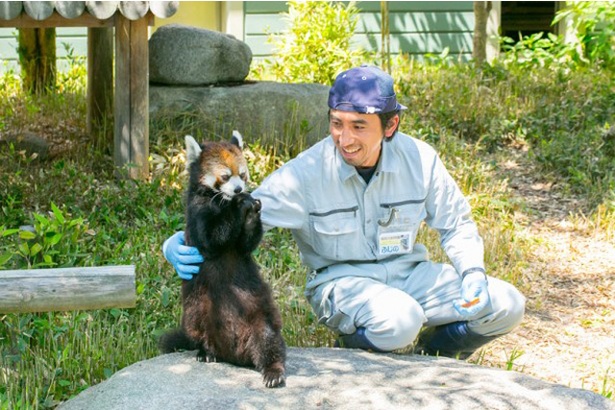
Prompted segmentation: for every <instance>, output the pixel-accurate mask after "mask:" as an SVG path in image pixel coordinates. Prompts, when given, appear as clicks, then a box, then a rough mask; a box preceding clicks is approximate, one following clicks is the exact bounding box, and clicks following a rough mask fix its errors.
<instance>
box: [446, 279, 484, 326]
mask: <svg viewBox="0 0 615 410" xmlns="http://www.w3.org/2000/svg"><path fill="white" fill-rule="evenodd" d="M488 303H489V291H488V290H487V275H485V272H483V271H482V270H476V271H473V272H470V273H467V274H465V275H464V277H463V279H462V281H461V299H460V300H456V301H454V302H453V306H455V309H456V310H457V312H459V314H461V315H462V316H465V317H471V316H474V315H476V314H477V313H478V312H480V311H481V310H483V309H484V308H485V306H487V304H488Z"/></svg>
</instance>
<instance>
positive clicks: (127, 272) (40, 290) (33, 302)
mask: <svg viewBox="0 0 615 410" xmlns="http://www.w3.org/2000/svg"><path fill="white" fill-rule="evenodd" d="M136 298H137V297H136V291H135V267H134V266H133V265H123V266H101V267H87V268H57V269H24V270H0V313H25V312H49V311H68V310H85V309H105V308H111V307H116V308H130V307H134V306H135V304H136Z"/></svg>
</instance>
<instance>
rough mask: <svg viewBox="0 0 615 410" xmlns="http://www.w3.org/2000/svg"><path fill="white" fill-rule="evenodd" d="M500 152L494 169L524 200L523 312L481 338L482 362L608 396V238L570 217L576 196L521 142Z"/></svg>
mask: <svg viewBox="0 0 615 410" xmlns="http://www.w3.org/2000/svg"><path fill="white" fill-rule="evenodd" d="M505 158H506V159H504V160H500V161H498V172H501V174H502V176H504V177H505V178H507V180H508V185H509V187H510V188H511V191H512V193H513V194H514V195H516V196H518V197H520V199H522V200H523V202H524V203H525V204H526V207H527V208H526V209H524V211H523V212H521V213H520V214H519V215H518V217H519V218H518V219H519V221H521V224H522V225H523V226H524V227H525V231H524V234H525V235H527V238H529V239H530V240H531V241H532V242H533V243H534V245H533V246H534V249H533V252H532V256H531V258H530V260H528V261H527V267H526V268H525V270H524V275H523V282H524V283H523V288H522V291H523V293H524V294H525V296H526V297H527V309H526V317H525V319H524V321H523V323H522V324H521V326H520V327H519V328H518V329H516V330H515V331H513V332H512V333H511V334H509V335H506V336H504V337H502V338H500V339H498V340H496V341H494V342H493V343H491V344H490V345H488V347H487V349H485V351H484V353H485V354H484V357H483V358H482V364H485V365H489V366H494V367H501V368H507V367H508V366H507V363H508V362H510V359H511V358H513V359H514V360H512V369H513V370H517V371H520V372H523V373H525V374H530V375H533V376H536V377H538V378H540V379H544V380H548V381H552V382H556V383H560V384H563V385H566V386H570V387H575V388H584V389H588V390H592V391H595V392H597V393H601V394H608V393H609V392H612V397H614V398H615V392H614V391H615V330H614V329H615V238H607V237H605V235H604V234H603V233H602V234H601V233H599V232H595V231H594V230H593V228H591V226H590V224H588V223H583V221H582V220H581V221H579V218H578V217H576V218H575V217H574V215H578V214H579V210H580V209H581V206H580V205H581V202H580V200H579V199H577V198H574V197H572V196H571V194H569V193H566V192H565V190H564V189H563V188H562V187H560V186H558V185H557V184H556V183H554V182H553V181H554V179H553V178H550V177H549V175H541V173H540V172H539V171H538V170H537V169H536V168H535V167H534V166H532V163H531V162H530V161H529V160H528V159H527V153H525V152H523V150H513V151H512V152H511V153H507V155H506V156H505ZM472 359H475V360H480V358H478V359H477V358H472ZM472 359H471V360H470V361H472Z"/></svg>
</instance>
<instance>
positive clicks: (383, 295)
mask: <svg viewBox="0 0 615 410" xmlns="http://www.w3.org/2000/svg"><path fill="white" fill-rule="evenodd" d="M253 195H254V197H256V198H259V199H260V200H261V201H262V204H263V207H262V221H263V224H264V225H265V226H266V227H274V226H275V227H281V228H288V229H290V230H291V232H292V234H293V237H294V239H295V240H296V242H297V245H298V247H299V251H300V253H301V258H302V261H303V263H304V264H305V265H307V266H308V268H309V269H310V271H311V273H310V274H309V276H308V278H307V284H306V296H307V298H308V300H309V302H310V304H311V305H312V307H313V308H314V311H315V312H316V314H317V315H318V317H319V320H320V321H321V322H322V323H325V324H326V325H327V326H329V327H330V328H331V329H333V330H335V331H337V332H339V333H342V334H351V333H354V332H355V330H356V329H357V328H358V327H364V328H365V329H366V333H365V334H366V336H367V337H368V339H369V340H370V341H371V342H372V343H373V344H374V345H375V346H376V347H378V348H380V349H382V350H393V349H397V348H401V347H404V346H407V345H408V344H410V343H412V342H413V340H414V339H415V338H416V336H417V335H418V333H419V330H420V329H421V327H422V326H423V325H424V324H425V325H427V326H435V325H439V324H445V323H451V322H456V321H460V320H468V318H463V317H462V316H460V315H459V313H458V312H457V311H456V310H455V309H454V307H453V301H454V300H457V299H459V297H460V289H461V278H460V274H461V273H463V272H464V271H466V270H468V269H472V268H484V261H483V260H484V258H483V242H482V239H481V237H480V236H479V234H478V231H477V228H476V224H475V223H474V222H473V221H472V218H471V209H470V206H469V204H468V202H467V200H466V199H465V197H464V196H463V194H462V193H461V191H460V190H459V188H458V186H457V184H456V183H455V181H454V180H453V179H452V178H451V176H450V175H449V173H448V172H447V171H446V169H445V168H444V165H443V163H442V161H441V160H440V158H439V157H438V155H437V153H436V152H435V150H434V149H433V148H432V147H431V146H429V145H428V144H426V143H425V142H422V141H420V140H417V139H415V138H412V137H409V136H407V135H405V134H402V133H399V132H398V133H397V134H396V136H395V137H394V138H393V139H391V140H388V141H387V140H385V141H383V143H382V152H381V156H380V160H379V162H378V165H377V168H376V171H375V173H374V175H373V177H372V178H371V180H370V181H369V183H366V182H365V181H364V180H363V178H361V176H360V175H359V174H358V172H357V170H356V169H355V168H354V167H353V166H351V165H348V164H347V163H346V162H344V160H343V159H342V157H341V155H340V154H339V152H338V151H337V149H336V147H335V144H334V143H333V140H332V138H331V137H328V138H326V139H324V140H322V141H320V142H319V143H317V144H316V145H314V146H313V147H311V148H309V149H308V150H306V151H304V152H303V153H301V154H300V155H299V156H297V157H296V158H295V159H293V160H291V161H289V162H288V163H286V164H284V165H283V166H282V167H281V168H280V169H278V170H277V171H275V172H274V173H272V174H271V175H270V176H269V177H268V178H266V179H265V180H264V181H263V183H262V184H261V186H260V187H259V188H258V189H256V190H255V191H254V193H253ZM423 221H425V222H426V223H427V224H428V225H429V226H430V227H432V228H434V229H436V230H437V231H438V232H439V233H440V238H441V246H442V248H443V249H444V251H445V252H446V254H447V255H448V257H449V259H450V261H451V264H452V265H449V264H437V263H432V262H430V261H429V257H428V253H427V250H426V248H425V247H424V246H423V245H421V244H417V243H415V239H416V236H417V232H418V230H419V227H420V225H421V223H422V222H423ZM489 294H490V297H491V303H490V304H489V305H488V306H487V307H486V308H485V309H484V310H483V311H481V312H480V313H479V314H478V315H476V317H473V318H470V319H469V322H468V325H469V326H470V328H471V329H472V330H473V331H475V332H476V333H478V334H482V335H485V336H491V335H499V334H504V333H507V332H509V331H510V330H512V328H514V327H515V326H516V325H518V324H519V322H520V321H521V318H522V316H523V311H524V305H525V299H524V298H523V296H522V295H521V294H520V293H519V292H518V291H517V290H516V289H515V288H514V287H513V286H512V285H510V284H508V283H506V282H504V281H501V280H498V279H495V278H489Z"/></svg>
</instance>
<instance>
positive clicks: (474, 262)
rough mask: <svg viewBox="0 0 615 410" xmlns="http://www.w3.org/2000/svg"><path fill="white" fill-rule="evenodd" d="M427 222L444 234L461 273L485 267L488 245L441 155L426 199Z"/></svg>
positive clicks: (443, 239)
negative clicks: (485, 249) (485, 252)
mask: <svg viewBox="0 0 615 410" xmlns="http://www.w3.org/2000/svg"><path fill="white" fill-rule="evenodd" d="M425 206H426V210H427V217H426V218H425V222H426V223H427V224H428V225H429V226H430V227H432V228H434V229H436V230H437V231H438V232H439V233H440V244H441V246H442V248H443V249H444V251H445V252H446V254H447V255H448V257H449V259H450V260H451V263H452V264H453V266H454V267H455V269H456V270H457V272H458V273H459V274H462V273H463V272H465V271H466V270H468V269H472V268H481V269H483V270H484V246H483V240H482V238H481V237H480V235H479V233H478V229H477V227H476V224H475V223H474V221H473V220H472V210H471V208H470V204H469V203H468V201H467V199H466V198H465V197H464V196H463V193H462V192H461V190H460V189H459V187H458V186H457V184H456V183H455V181H454V180H453V178H452V177H451V176H450V174H449V173H448V171H447V170H446V169H445V167H444V164H443V163H442V161H441V160H440V158H438V157H437V156H436V157H435V159H434V164H433V168H432V172H431V180H430V184H429V187H428V192H427V198H426V201H425Z"/></svg>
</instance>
